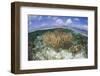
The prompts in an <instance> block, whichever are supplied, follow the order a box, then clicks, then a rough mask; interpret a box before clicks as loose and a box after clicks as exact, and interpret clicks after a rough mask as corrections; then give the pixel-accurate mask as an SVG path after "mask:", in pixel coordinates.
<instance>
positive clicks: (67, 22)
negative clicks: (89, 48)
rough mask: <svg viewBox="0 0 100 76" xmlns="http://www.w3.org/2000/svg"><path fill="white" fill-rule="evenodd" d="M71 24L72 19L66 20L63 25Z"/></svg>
mask: <svg viewBox="0 0 100 76" xmlns="http://www.w3.org/2000/svg"><path fill="white" fill-rule="evenodd" d="M72 23H73V22H72V19H71V18H69V19H67V20H66V21H65V25H68V24H72Z"/></svg>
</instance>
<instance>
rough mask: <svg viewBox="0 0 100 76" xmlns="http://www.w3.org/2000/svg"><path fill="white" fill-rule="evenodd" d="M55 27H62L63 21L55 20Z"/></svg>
mask: <svg viewBox="0 0 100 76" xmlns="http://www.w3.org/2000/svg"><path fill="white" fill-rule="evenodd" d="M56 25H58V26H59V25H60V26H62V25H64V21H63V20H62V19H57V20H56Z"/></svg>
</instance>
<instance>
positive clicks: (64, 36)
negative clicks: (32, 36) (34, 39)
mask: <svg viewBox="0 0 100 76" xmlns="http://www.w3.org/2000/svg"><path fill="white" fill-rule="evenodd" d="M42 37H43V43H45V44H47V45H50V46H52V47H54V48H59V47H61V46H62V45H64V44H65V43H66V42H69V41H71V40H72V34H71V33H66V32H63V31H59V30H55V31H53V32H46V33H44V34H43V36H42Z"/></svg>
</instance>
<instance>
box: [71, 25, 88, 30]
mask: <svg viewBox="0 0 100 76" xmlns="http://www.w3.org/2000/svg"><path fill="white" fill-rule="evenodd" d="M71 27H75V28H78V29H82V30H88V26H87V25H71Z"/></svg>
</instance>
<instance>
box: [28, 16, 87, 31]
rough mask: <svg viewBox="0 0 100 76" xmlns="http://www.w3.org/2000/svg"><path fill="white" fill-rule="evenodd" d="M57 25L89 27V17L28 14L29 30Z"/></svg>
mask: <svg viewBox="0 0 100 76" xmlns="http://www.w3.org/2000/svg"><path fill="white" fill-rule="evenodd" d="M55 26H56V27H59V26H60V27H61V26H71V27H78V28H82V29H87V27H88V17H76V16H49V15H28V32H31V31H32V30H34V29H38V28H45V27H48V28H50V27H55Z"/></svg>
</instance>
